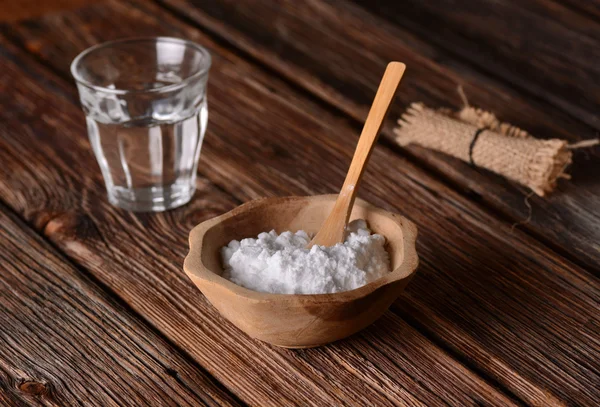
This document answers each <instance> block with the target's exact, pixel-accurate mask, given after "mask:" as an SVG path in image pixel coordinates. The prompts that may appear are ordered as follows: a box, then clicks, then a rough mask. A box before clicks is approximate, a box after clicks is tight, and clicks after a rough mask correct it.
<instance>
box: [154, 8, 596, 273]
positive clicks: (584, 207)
mask: <svg viewBox="0 0 600 407" xmlns="http://www.w3.org/2000/svg"><path fill="white" fill-rule="evenodd" d="M161 3H163V4H166V5H167V6H168V7H169V8H170V9H173V10H176V11H177V12H178V13H179V14H180V15H182V16H185V17H186V18H188V19H191V20H193V21H194V22H196V23H197V24H199V25H200V26H202V27H203V29H207V30H209V31H210V32H213V33H215V34H216V35H218V36H219V37H221V38H223V39H224V40H225V41H227V42H228V43H230V44H232V45H233V46H234V47H236V48H237V49H240V50H242V51H243V52H244V53H246V54H248V55H251V56H252V58H254V59H256V60H258V61H260V62H261V63H262V64H264V65H266V66H268V68H269V69H270V70H273V71H276V72H277V73H279V74H281V75H282V76H284V77H285V78H286V79H287V80H289V81H291V82H293V83H295V84H297V85H299V86H301V87H303V88H305V89H306V90H308V91H310V92H311V93H313V94H314V95H316V96H318V97H319V98H321V99H323V100H324V101H326V102H328V103H330V104H332V105H334V106H335V107H336V108H337V109H340V110H341V111H343V112H345V113H347V114H348V115H349V116H350V117H352V118H354V119H356V120H358V121H360V122H361V123H362V122H363V121H364V118H365V116H366V113H367V108H368V106H369V104H370V102H371V97H372V96H371V95H372V93H373V92H374V91H375V89H376V88H377V83H378V75H379V72H380V71H381V70H383V67H384V66H385V64H386V62H387V61H389V60H392V59H399V60H402V61H403V62H405V63H406V65H407V67H408V68H407V72H406V75H405V78H404V79H403V85H402V92H400V93H399V95H398V98H397V103H396V105H395V106H394V107H393V108H392V111H391V114H390V118H391V119H396V118H397V117H399V116H400V114H401V113H402V112H403V111H404V109H405V108H406V107H407V106H408V105H409V104H410V103H411V102H415V101H421V102H424V103H426V104H427V105H430V106H432V107H443V106H446V107H454V108H460V106H461V104H462V102H461V99H460V98H459V97H458V94H457V91H456V89H457V86H458V85H459V84H460V85H463V86H464V89H465V92H466V94H467V96H468V98H469V101H470V103H472V104H473V105H475V106H481V107H484V108H486V109H489V110H491V111H494V112H496V114H497V115H498V117H499V118H500V119H502V120H505V121H508V122H511V123H513V124H515V125H518V126H521V127H523V128H524V129H527V130H528V131H530V132H531V133H532V134H534V135H536V136H537V137H542V138H552V137H556V138H564V139H567V140H571V141H575V140H580V139H582V138H583V139H585V138H593V137H596V136H597V131H596V130H595V129H594V128H591V127H590V126H588V125H585V124H584V123H582V122H581V121H578V120H575V119H573V118H572V117H571V116H570V115H569V114H567V113H565V112H564V111H562V110H561V109H559V108H557V107H555V106H553V105H551V104H549V103H547V102H544V101H542V100H541V99H540V98H537V97H529V96H526V95H525V96H524V95H523V94H522V93H521V92H519V91H516V90H515V89H514V88H513V87H512V85H510V84H506V83H505V82H504V81H502V80H498V78H496V77H495V76H494V75H489V74H487V73H485V72H483V73H482V71H481V70H479V69H477V68H474V67H473V66H472V65H471V64H470V63H469V62H468V61H464V59H463V58H460V57H457V56H456V55H455V53H454V52H453V51H452V50H449V51H447V50H445V49H444V48H443V47H439V46H435V45H431V43H430V42H425V41H423V40H422V39H421V38H419V37H417V36H415V35H414V34H413V33H412V32H410V31H407V30H406V29H403V28H401V27H399V26H396V25H394V24H391V23H388V22H387V21H385V20H384V19H382V18H377V17H375V16H373V15H370V14H369V13H367V12H366V11H365V10H364V9H361V8H359V7H356V6H354V5H352V4H351V3H349V2H345V1H336V2H324V1H319V0H309V1H304V2H297V1H293V0H288V1H280V2H271V1H269V0H252V1H244V2H237V1H234V0H220V1H209V0H161ZM379 3H381V2H377V4H379ZM385 3H390V4H392V3H393V2H385ZM479 3H480V2H468V4H470V6H469V7H473V8H476V7H477V4H479ZM501 3H502V2H501ZM523 3H525V2H523ZM527 3H528V4H529V2H527ZM396 4H397V7H404V3H402V2H397V3H396ZM407 7H408V6H407ZM422 7H424V6H422ZM431 7H435V6H434V5H433V3H431ZM460 9H461V7H457V10H460ZM398 13H399V14H403V13H404V11H402V12H398ZM457 13H458V11H457ZM480 20H481V19H480ZM552 24H554V23H552ZM430 31H431V33H437V32H438V30H436V29H435V27H433V28H432V29H431V30H430ZM365 33H368V35H365ZM440 38H441V39H443V38H442V36H440ZM526 54H527V53H524V55H526ZM582 55H587V53H585V52H584V53H583V54H582ZM527 58H529V56H527ZM585 58H587V56H586V57H584V58H583V59H585ZM590 63H592V62H591V61H590ZM594 69H595V68H594ZM573 77H576V75H573ZM573 80H576V79H573ZM582 83H583V84H584V85H585V84H586V83H587V82H585V81H584V82H582ZM596 110H597V109H596ZM391 125H392V123H391V122H390V123H388V126H387V129H384V134H383V135H384V136H387V140H393V134H392V133H391V131H390V128H391ZM392 142H393V141H392ZM388 143H389V141H388ZM397 151H398V152H400V153H402V154H407V155H408V156H410V157H412V159H416V160H417V161H418V162H419V163H420V164H421V165H423V166H425V167H427V168H428V169H429V170H431V171H432V172H434V173H436V174H437V175H441V176H443V177H444V178H446V179H447V182H448V183H449V184H450V185H453V187H454V188H455V189H456V190H458V191H460V192H461V193H463V194H465V195H466V196H469V197H470V198H472V199H473V200H474V201H476V202H478V203H485V204H486V206H489V207H491V208H492V209H493V210H494V211H495V212H497V213H498V214H499V215H500V216H503V217H505V218H506V219H508V221H509V222H513V223H519V222H522V221H523V220H525V219H526V218H527V217H528V214H529V208H528V206H527V204H526V203H525V195H527V193H528V191H527V190H525V189H523V188H521V187H518V186H516V185H514V184H511V183H510V182H509V181H507V180H505V179H503V178H501V177H500V176H497V175H494V174H491V173H489V172H486V171H477V170H474V169H473V168H472V167H470V166H469V165H468V164H466V163H463V162H460V161H458V160H456V159H451V158H448V157H445V156H443V155H442V154H439V153H435V152H432V151H429V150H426V149H423V148H420V147H416V146H415V147H408V149H407V150H401V149H399V148H398V149H397ZM574 161H575V164H574V165H573V166H572V167H571V169H570V170H569V172H570V173H571V174H572V175H573V179H572V180H571V181H569V182H562V183H560V184H559V189H558V191H556V193H554V194H553V195H551V196H549V197H548V198H539V197H533V198H531V199H530V200H529V202H530V203H531V206H532V218H531V221H530V222H527V223H526V224H524V225H519V227H522V228H525V229H527V230H528V231H529V232H530V233H532V234H533V235H534V236H536V237H537V238H538V239H540V240H542V241H544V242H545V243H546V244H548V245H550V246H551V247H553V248H555V249H556V250H559V251H560V252H561V253H563V254H564V255H567V256H569V257H570V258H573V259H576V260H577V261H578V262H581V263H582V264H584V265H585V266H586V267H587V268H588V269H591V270H596V272H597V273H600V267H599V264H600V247H599V246H598V244H597V242H598V241H600V228H598V226H597V225H598V222H600V218H599V217H598V214H597V211H596V210H594V208H595V207H596V206H597V202H598V198H597V197H598V196H600V183H599V182H597V177H596V176H595V175H594V174H596V173H598V172H599V171H600V149H598V148H595V149H591V150H589V151H579V152H576V153H575V157H574Z"/></svg>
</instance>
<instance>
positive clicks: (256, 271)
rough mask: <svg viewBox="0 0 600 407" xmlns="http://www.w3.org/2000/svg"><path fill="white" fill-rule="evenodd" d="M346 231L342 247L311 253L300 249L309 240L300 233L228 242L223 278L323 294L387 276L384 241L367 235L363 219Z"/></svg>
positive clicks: (315, 249) (262, 288)
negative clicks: (346, 234) (347, 232)
mask: <svg viewBox="0 0 600 407" xmlns="http://www.w3.org/2000/svg"><path fill="white" fill-rule="evenodd" d="M348 230H349V234H348V237H347V238H346V241H345V242H344V243H343V244H342V243H338V244H336V245H335V246H332V247H324V246H313V247H312V248H311V249H310V250H307V249H305V248H304V247H305V246H306V245H307V244H308V243H309V242H310V238H309V236H308V235H307V234H306V232H304V231H303V230H300V231H298V232H296V233H292V232H283V233H282V234H280V235H278V234H277V233H275V231H274V230H272V231H270V232H268V233H266V232H265V233H261V234H260V235H258V238H257V239H242V240H241V241H237V240H232V241H231V242H229V244H228V245H227V246H225V247H223V248H222V249H221V255H222V257H223V265H224V273H223V277H225V278H227V279H229V280H231V281H232V282H234V283H235V284H238V285H241V286H243V287H246V288H249V289H251V290H255V291H261V292H269V293H281V294H323V293H336V292H340V291H347V290H352V289H355V288H358V287H361V286H363V285H365V284H367V283H370V282H371V281H374V280H376V279H378V278H379V277H382V276H383V275H385V274H387V273H389V259H388V254H387V252H386V251H385V248H384V245H385V238H384V237H383V236H381V235H377V234H371V231H370V230H369V229H368V228H367V224H366V222H365V221H364V220H356V221H354V222H352V223H350V224H349V225H348Z"/></svg>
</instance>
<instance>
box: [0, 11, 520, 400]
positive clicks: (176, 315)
mask: <svg viewBox="0 0 600 407" xmlns="http://www.w3.org/2000/svg"><path fill="white" fill-rule="evenodd" d="M115 4H116V3H115ZM112 17H113V18H115V14H112ZM163 18H164V17H163ZM13 58H14V55H10V57H9V56H7V58H6V59H7V61H8V60H12V59H13ZM215 59H216V58H215ZM25 62H26V61H24V60H22V59H20V58H19V59H17V60H16V61H15V62H14V63H12V64H5V67H4V71H5V72H6V75H5V77H4V79H5V81H4V83H3V86H6V88H7V89H9V90H10V93H11V94H12V95H14V96H15V97H16V98H18V99H19V100H29V101H30V103H29V105H23V106H21V107H20V108H19V110H15V109H12V110H11V111H5V112H4V113H5V114H4V115H3V116H2V117H1V118H2V122H3V123H5V124H6V125H5V127H4V128H3V129H2V132H3V134H6V135H7V137H6V138H5V140H4V141H3V143H2V149H1V150H2V151H5V152H6V154H5V155H4V156H3V157H2V160H3V161H4V162H6V163H8V166H7V167H6V168H7V169H8V168H10V171H16V172H18V173H22V174H23V177H22V179H26V180H29V181H30V182H32V184H31V185H32V186H34V188H33V189H27V188H24V185H23V184H21V183H20V181H19V180H13V181H11V179H10V177H9V174H3V176H2V186H1V187H0V191H1V193H2V196H3V197H5V199H6V200H7V201H8V202H10V204H11V205H12V206H13V207H14V208H15V209H16V210H17V211H18V212H19V213H21V214H22V215H23V216H24V217H25V218H26V219H27V220H28V221H29V222H31V223H32V224H34V225H38V228H39V229H40V230H41V231H42V232H43V233H44V234H45V235H46V236H47V237H48V238H49V239H51V240H52V241H53V242H54V243H55V244H57V246H59V247H60V248H61V249H63V250H64V251H65V252H66V253H67V254H68V255H70V256H72V257H73V258H74V259H75V260H76V261H78V262H79V263H81V264H83V265H84V266H85V267H87V268H89V270H90V272H91V273H93V274H94V275H95V276H96V277H97V278H98V279H100V280H101V281H102V282H104V283H106V284H107V285H109V286H110V287H111V288H112V289H113V290H114V291H115V292H116V293H117V294H118V295H119V296H121V297H122V298H123V299H124V300H125V301H126V302H127V303H128V304H130V305H131V306H132V307H133V308H134V309H135V310H136V311H138V312H140V313H141V314H143V315H144V317H145V318H148V320H149V321H151V323H152V324H153V325H155V326H157V327H158V328H159V329H160V330H161V331H162V332H163V334H165V335H166V336H167V337H169V339H171V340H172V341H173V342H174V343H176V344H178V345H179V346H181V347H182V348H184V349H186V350H187V351H188V352H189V353H190V355H191V356H192V357H193V358H194V359H195V360H196V361H197V362H198V363H200V364H202V365H203V366H204V367H205V368H206V369H207V370H208V371H209V372H210V373H211V374H213V375H214V376H215V377H216V378H217V379H218V380H219V381H221V382H222V383H223V384H224V385H226V386H227V387H228V388H230V389H231V390H232V391H233V392H235V393H236V394H238V396H240V398H242V399H243V400H244V401H247V402H249V403H250V404H252V405H264V404H269V405H277V404H279V403H281V402H282V400H283V403H292V404H312V405H322V403H326V404H333V405H337V404H355V403H360V404H368V403H370V402H374V403H377V404H381V405H389V404H395V403H397V402H398V403H406V404H409V405H431V404H434V405H435V403H437V400H439V398H440V397H441V398H442V399H450V400H455V402H456V403H458V404H466V405H473V404H474V402H475V400H484V401H485V402H486V403H487V404H490V405H505V404H509V405H510V404H511V401H510V399H509V398H507V396H505V395H503V394H501V393H500V392H498V391H496V390H495V389H494V388H493V386H491V385H490V384H488V383H486V382H485V381H484V380H482V379H481V378H480V377H478V376H477V375H476V374H474V373H473V372H472V371H470V370H469V369H468V368H465V367H464V366H462V364H461V363H459V362H457V361H455V360H453V359H452V358H451V357H450V356H449V355H447V354H445V353H444V352H443V351H441V350H440V349H439V348H438V347H437V346H435V345H434V344H432V343H431V342H430V341H429V340H427V339H426V338H425V337H423V336H422V335H421V334H419V333H418V332H417V331H416V330H415V329H414V328H413V327H411V326H410V325H408V324H406V322H404V321H403V320H401V319H400V318H399V317H398V316H396V315H387V316H386V318H385V319H384V320H383V321H381V322H379V325H376V326H380V329H392V331H393V332H396V334H397V335H402V336H403V340H402V342H397V343H392V344H391V345H388V346H392V350H386V351H385V352H384V351H380V350H378V349H377V347H376V346H371V345H370V343H377V336H378V335H379V333H378V331H377V329H371V330H368V331H366V332H364V333H362V334H361V335H360V337H362V338H363V339H362V340H360V341H354V342H353V343H351V344H348V345H347V346H345V347H344V346H343V347H333V348H320V349H314V350H310V351H304V352H297V353H292V352H290V351H285V350H281V349H276V348H271V347H269V346H266V345H264V344H261V343H259V342H255V341H253V340H250V339H249V338H247V337H246V336H244V335H243V334H242V333H241V332H240V331H239V330H237V329H236V328H235V327H233V326H232V325H231V324H228V323H227V322H226V321H225V320H223V319H222V318H221V317H220V316H219V315H218V313H217V312H216V311H215V310H214V309H213V308H212V307H211V306H210V305H209V304H208V303H207V302H206V300H205V299H204V298H203V297H202V296H201V295H200V294H199V293H198V291H197V289H196V288H195V287H194V286H193V285H192V283H191V282H190V281H189V280H188V279H187V277H186V276H185V275H184V273H183V271H182V270H181V263H182V260H183V257H184V256H185V254H186V253H187V235H188V232H189V230H190V229H191V228H192V227H193V226H195V225H196V224H197V223H199V222H200V221H202V220H204V219H208V218H211V217H213V216H214V215H215V212H224V211H225V209H223V208H226V209H231V208H233V207H234V206H235V205H236V204H237V201H236V200H235V199H234V198H231V197H229V196H228V195H225V194H223V193H222V192H221V191H219V190H218V189H216V188H215V187H214V186H212V185H210V184H208V183H207V182H206V181H203V180H201V181H200V182H199V191H198V199H196V200H194V202H193V203H191V204H189V205H187V206H185V207H183V208H181V209H178V210H175V211H171V212H167V213H164V214H157V215H134V214H130V213H127V212H123V211H120V210H117V209H114V208H112V207H111V206H110V205H108V203H106V202H105V200H104V199H103V195H104V192H103V191H102V190H101V189H100V188H99V186H101V185H102V181H101V176H100V174H99V172H97V171H95V170H94V168H93V167H90V166H89V165H88V163H89V161H90V160H91V159H92V155H91V154H92V153H91V150H90V148H89V146H88V143H87V141H86V140H85V139H82V138H81V137H80V135H81V134H82V132H85V124H84V123H83V122H82V121H81V120H77V116H78V115H79V114H80V113H79V112H78V107H77V105H76V102H74V100H65V99H62V98H60V97H57V96H56V95H57V94H59V95H60V94H63V93H66V94H68V93H69V92H71V90H70V88H69V89H65V88H64V85H65V84H64V83H56V82H54V81H52V82H51V84H50V89H51V91H50V92H49V91H48V90H44V88H43V87H40V86H39V85H38V84H37V83H36V81H33V80H32V78H33V77H36V76H37V75H38V74H39V73H41V72H40V71H39V70H38V69H34V67H32V66H31V65H29V64H26V63H25ZM214 62H215V63H216V61H215V60H214ZM30 70H33V71H31V74H32V75H34V76H33V77H32V76H25V77H23V71H25V72H27V71H30ZM42 72H43V71H42ZM50 79H51V76H49V75H48V74H47V73H46V80H50ZM9 86H10V88H9ZM27 95H29V96H27ZM26 106H27V107H26ZM252 106H256V105H252ZM15 107H16V106H15ZM47 107H50V111H49V112H48V113H47V115H46V116H44V117H48V118H50V119H49V120H48V119H46V120H43V119H42V120H38V121H35V120H32V119H33V116H34V115H35V112H36V111H38V112H39V111H40V110H41V109H46V108H47ZM215 109H216V107H214V104H213V108H212V110H213V112H214V111H215ZM229 110H230V109H227V111H229ZM230 113H231V114H235V112H230ZM250 113H252V114H253V115H255V114H254V112H252V111H251V112H249V113H248V114H250ZM211 114H212V115H213V117H215V116H217V117H218V115H217V114H216V113H211ZM239 117H240V116H239V114H238V118H239ZM242 117H246V116H242ZM248 117H249V116H248ZM23 123H31V124H32V125H33V126H34V127H33V128H32V127H27V129H28V130H26V131H25V132H23ZM37 126H42V127H43V129H42V128H39V127H37ZM36 134H37V135H43V136H44V143H35V140H36V137H37V136H36ZM244 134H245V133H244ZM217 138H218V135H217V134H215V136H213V139H215V140H216V139H217ZM59 140H61V141H60V143H61V145H62V146H63V147H64V150H61V151H56V150H53V149H50V150H49V149H48V147H49V146H52V145H54V144H55V143H56V142H59ZM6 141H8V142H6ZM35 146H38V147H37V148H33V149H32V147H35ZM45 146H46V147H45ZM210 149H211V148H210V147H209V144H206V145H205V146H204V148H203V150H204V152H203V154H205V157H210V152H209V151H210ZM207 150H208V151H207ZM27 151H29V152H30V153H32V154H34V157H35V158H34V162H38V163H40V164H38V165H34V166H33V167H30V166H29V165H28V163H24V162H22V161H21V160H19V159H18V157H19V156H21V155H22V154H24V153H26V152H27ZM235 158H237V157H234V159H235ZM48 160H50V163H51V167H52V168H56V171H54V172H49V171H48V168H47V166H46V165H41V163H43V162H47V161H48ZM213 160H214V159H213ZM211 161H212V160H211ZM209 162H210V161H209ZM214 162H216V163H223V162H224V163H225V165H233V164H234V161H233V160H232V158H231V157H230V158H229V159H227V160H226V161H225V160H223V159H221V158H218V159H216V160H214ZM243 165H248V164H247V161H244V162H242V163H241V166H243ZM241 166H237V164H236V167H235V168H236V169H237V172H236V174H239V173H240V171H241ZM215 172H217V171H215ZM81 174H86V176H85V178H83V179H82V177H81ZM20 184H21V186H19V185H20ZM44 196H48V197H51V198H49V199H44V198H43V197H44ZM47 201H51V202H52V203H53V206H50V207H49V206H48V205H47ZM173 258H175V259H178V260H177V261H175V262H173V261H172V260H171V259H173ZM123 269H127V270H128V273H123V272H122V270H123ZM386 327H387V328H386ZM405 346H410V347H411V348H414V349H416V350H417V351H416V352H411V353H408V354H404V347H405ZM363 355H369V357H368V359H367V358H366V357H365V356H363ZM390 355H393V357H392V358H391V359H390ZM396 364H397V365H396ZM421 364H426V365H436V366H443V369H444V370H446V371H449V372H452V375H451V376H450V377H446V376H438V375H436V374H435V372H432V371H427V370H426V371H421V370H420V369H419V366H420V365H421ZM363 365H366V366H368V370H366V371H363V368H362V366H363ZM407 370H408V372H407ZM332 374H333V376H331V375H332ZM423 377H426V378H427V382H428V386H423V385H422V384H421V383H422V381H423V380H424V379H423ZM342 388H347V390H345V391H340V389H342Z"/></svg>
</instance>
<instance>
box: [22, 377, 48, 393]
mask: <svg viewBox="0 0 600 407" xmlns="http://www.w3.org/2000/svg"><path fill="white" fill-rule="evenodd" d="M18 387H19V390H21V391H22V392H24V393H27V394H31V395H33V396H43V395H45V394H48V393H49V392H50V386H49V384H48V383H42V382H39V381H35V380H24V381H22V382H21V383H19V385H18Z"/></svg>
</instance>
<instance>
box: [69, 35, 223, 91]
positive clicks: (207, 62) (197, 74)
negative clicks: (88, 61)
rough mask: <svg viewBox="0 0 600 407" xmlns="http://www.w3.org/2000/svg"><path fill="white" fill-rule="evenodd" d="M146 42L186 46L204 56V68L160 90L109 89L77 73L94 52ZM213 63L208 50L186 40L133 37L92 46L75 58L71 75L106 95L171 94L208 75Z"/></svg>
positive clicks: (80, 82) (78, 81)
mask: <svg viewBox="0 0 600 407" xmlns="http://www.w3.org/2000/svg"><path fill="white" fill-rule="evenodd" d="M145 41H155V42H169V43H176V44H181V45H184V46H186V47H190V48H193V49H195V50H196V51H198V52H200V53H201V54H202V55H203V56H204V58H205V62H204V63H202V66H201V67H200V69H199V70H198V71H196V72H194V73H193V74H192V75H190V76H188V77H187V78H185V79H184V80H182V81H181V82H178V83H173V84H169V85H165V86H161V87H159V88H151V89H111V88H107V87H104V86H99V85H95V84H93V83H91V82H90V81H87V80H85V79H84V78H82V77H81V75H79V73H78V72H77V67H78V66H79V65H80V63H81V60H82V59H83V58H85V57H86V56H88V55H90V54H91V53H93V52H96V51H98V50H101V49H104V48H110V47H112V46H114V45H117V44H124V43H128V42H145ZM211 63H212V58H211V56H210V53H209V52H208V50H207V49H206V48H204V47H202V46H200V45H198V44H196V43H195V42H193V41H189V40H184V39H181V38H175V37H151V36H149V37H131V38H123V39H119V40H113V41H107V42H103V43H101V44H97V45H94V46H91V47H89V48H87V49H85V50H83V51H82V52H81V53H80V54H79V55H77V56H76V57H75V59H74V60H73V62H71V75H73V78H75V81H76V82H77V83H79V84H81V85H84V86H86V87H88V88H91V89H94V90H97V91H100V92H104V93H111V94H115V95H126V94H130V93H161V92H170V91H174V90H178V89H180V88H183V87H185V86H186V85H187V84H188V83H190V82H191V81H193V80H195V79H197V78H198V77H200V76H202V75H204V74H206V73H207V72H208V70H209V69H210V66H211Z"/></svg>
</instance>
